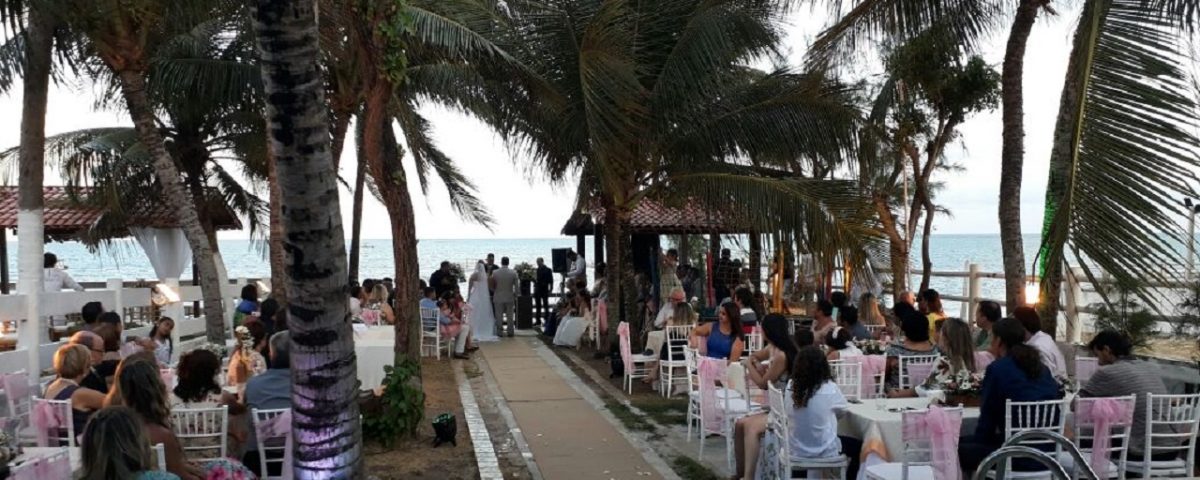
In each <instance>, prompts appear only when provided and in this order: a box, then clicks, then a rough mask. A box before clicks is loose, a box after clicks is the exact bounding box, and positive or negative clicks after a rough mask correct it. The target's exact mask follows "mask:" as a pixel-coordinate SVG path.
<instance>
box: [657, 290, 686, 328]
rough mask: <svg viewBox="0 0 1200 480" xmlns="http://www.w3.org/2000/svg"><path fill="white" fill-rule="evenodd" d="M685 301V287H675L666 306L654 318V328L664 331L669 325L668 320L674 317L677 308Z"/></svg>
mask: <svg viewBox="0 0 1200 480" xmlns="http://www.w3.org/2000/svg"><path fill="white" fill-rule="evenodd" d="M681 303H686V302H685V301H684V293H683V287H675V288H674V289H672V290H671V294H670V295H669V296H668V297H667V303H666V305H663V306H662V308H659V309H658V314H657V315H656V316H655V317H654V328H655V329H657V330H662V329H663V327H665V326H666V325H667V319H668V318H670V317H671V315H674V313H675V307H676V306H677V305H679V304H681Z"/></svg>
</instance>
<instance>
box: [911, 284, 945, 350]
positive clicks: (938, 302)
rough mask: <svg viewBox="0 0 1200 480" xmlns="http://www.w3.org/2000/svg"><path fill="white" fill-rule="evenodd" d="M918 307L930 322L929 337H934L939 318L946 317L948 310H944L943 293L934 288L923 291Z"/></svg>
mask: <svg viewBox="0 0 1200 480" xmlns="http://www.w3.org/2000/svg"><path fill="white" fill-rule="evenodd" d="M917 308H918V309H919V310H920V311H921V314H922V315H924V316H925V320H926V321H928V322H929V338H933V337H934V336H935V335H936V332H937V322H938V320H941V319H944V318H946V312H944V311H943V310H942V296H941V294H939V293H938V291H937V290H934V289H932V288H930V289H928V290H925V291H924V292H921V301H920V303H918V304H917Z"/></svg>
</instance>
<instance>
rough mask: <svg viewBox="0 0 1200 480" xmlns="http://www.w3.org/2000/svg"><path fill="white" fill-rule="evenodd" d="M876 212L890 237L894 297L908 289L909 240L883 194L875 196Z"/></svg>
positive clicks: (884, 230) (889, 246)
mask: <svg viewBox="0 0 1200 480" xmlns="http://www.w3.org/2000/svg"><path fill="white" fill-rule="evenodd" d="M875 213H877V214H878V215H879V219H880V223H881V224H882V226H883V232H884V234H886V235H887V237H888V250H889V254H890V255H889V257H890V258H889V260H890V261H891V265H892V297H893V298H900V294H901V293H904V291H906V290H908V242H905V241H904V239H903V238H901V237H900V230H899V228H898V227H897V226H896V225H897V222H896V217H895V215H893V214H892V210H891V208H888V204H887V200H886V199H885V198H884V197H883V196H882V195H876V196H875Z"/></svg>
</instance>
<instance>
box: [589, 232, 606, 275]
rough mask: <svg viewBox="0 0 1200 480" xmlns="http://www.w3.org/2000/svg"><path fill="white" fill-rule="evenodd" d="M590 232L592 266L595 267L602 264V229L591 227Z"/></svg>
mask: <svg viewBox="0 0 1200 480" xmlns="http://www.w3.org/2000/svg"><path fill="white" fill-rule="evenodd" d="M592 230H593V231H592V235H593V237H592V249H593V250H595V252H593V253H592V266H596V265H599V264H601V263H603V262H604V229H603V228H601V227H600V226H599V225H593V226H592Z"/></svg>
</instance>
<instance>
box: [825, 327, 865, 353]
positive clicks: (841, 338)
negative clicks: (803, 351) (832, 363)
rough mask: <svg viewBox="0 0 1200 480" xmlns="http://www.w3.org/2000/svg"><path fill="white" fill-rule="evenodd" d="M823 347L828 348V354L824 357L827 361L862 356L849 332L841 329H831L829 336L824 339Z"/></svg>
mask: <svg viewBox="0 0 1200 480" xmlns="http://www.w3.org/2000/svg"><path fill="white" fill-rule="evenodd" d="M825 346H827V347H829V353H828V354H826V355H825V358H827V359H829V360H845V359H848V358H857V357H861V356H862V355H863V353H862V350H859V349H858V345H855V344H854V337H853V336H852V335H851V334H850V330H847V329H845V328H842V327H833V330H831V331H830V332H829V336H827V337H825Z"/></svg>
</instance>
